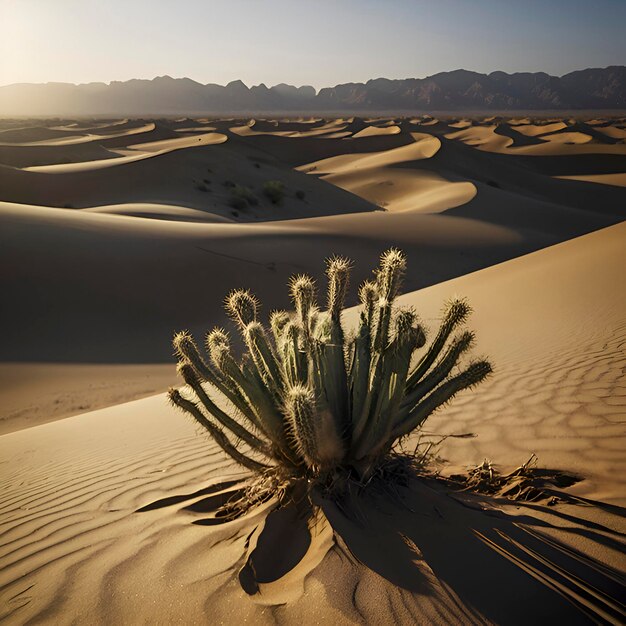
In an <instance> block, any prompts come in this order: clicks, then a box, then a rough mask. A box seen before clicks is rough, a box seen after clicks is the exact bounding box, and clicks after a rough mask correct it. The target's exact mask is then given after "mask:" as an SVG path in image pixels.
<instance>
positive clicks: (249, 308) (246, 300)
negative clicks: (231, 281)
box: [224, 289, 259, 330]
mask: <svg viewBox="0 0 626 626" xmlns="http://www.w3.org/2000/svg"><path fill="white" fill-rule="evenodd" d="M224 308H225V309H226V313H227V314H228V316H229V317H230V318H231V319H232V320H233V321H234V322H236V323H237V324H238V325H239V327H240V328H241V329H242V330H243V329H244V328H245V327H246V326H247V325H248V324H250V322H254V321H256V318H257V312H258V309H259V301H258V299H257V298H256V296H255V295H253V294H252V293H251V291H250V290H249V289H234V290H233V291H231V292H230V293H229V294H228V296H226V300H225V301H224Z"/></svg>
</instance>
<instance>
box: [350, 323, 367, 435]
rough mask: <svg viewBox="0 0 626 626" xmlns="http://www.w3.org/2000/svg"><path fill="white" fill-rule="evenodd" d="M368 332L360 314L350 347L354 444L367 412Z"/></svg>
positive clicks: (363, 424)
mask: <svg viewBox="0 0 626 626" xmlns="http://www.w3.org/2000/svg"><path fill="white" fill-rule="evenodd" d="M370 341H371V338H370V331H369V325H368V323H367V319H366V314H365V312H362V313H361V323H360V324H359V331H358V334H357V336H356V337H355V339H354V344H353V347H352V350H353V356H352V367H351V368H350V399H351V412H350V413H351V431H352V435H351V437H352V442H353V443H354V442H355V441H356V439H357V438H358V437H360V436H361V433H362V432H363V428H364V427H365V422H366V420H367V414H368V411H369V404H370V402H371V400H369V401H368V399H369V375H370V360H371V352H370V349H371V346H370Z"/></svg>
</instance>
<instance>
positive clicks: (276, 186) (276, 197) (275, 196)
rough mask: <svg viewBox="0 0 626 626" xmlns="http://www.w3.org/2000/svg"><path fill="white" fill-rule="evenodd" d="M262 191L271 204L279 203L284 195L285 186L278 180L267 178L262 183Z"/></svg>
mask: <svg viewBox="0 0 626 626" xmlns="http://www.w3.org/2000/svg"><path fill="white" fill-rule="evenodd" d="M263 193H264V194H265V195H266V196H267V198H269V200H270V202H271V203H272V204H279V203H280V202H281V200H282V199H283V197H284V195H285V186H284V185H283V184H282V183H281V182H280V181H279V180H268V181H266V182H265V183H263Z"/></svg>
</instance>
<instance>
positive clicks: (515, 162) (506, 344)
mask: <svg viewBox="0 0 626 626" xmlns="http://www.w3.org/2000/svg"><path fill="white" fill-rule="evenodd" d="M3 128H6V130H2V129H3ZM624 128H625V123H624V119H611V120H598V119H596V120H549V121H542V120H537V119H532V118H525V119H516V120H506V119H493V118H491V119H487V120H478V119H467V118H456V119H446V120H442V119H432V118H416V119H413V120H408V119H371V120H362V119H359V118H349V119H339V120H322V119H302V120H190V119H181V120H176V121H173V120H110V121H98V122H94V121H80V122H77V121H71V120H66V121H59V120H55V121H54V123H50V124H47V123H45V124H44V123H42V122H37V123H30V124H29V123H26V122H24V123H22V124H21V125H19V124H17V125H16V123H15V122H10V123H9V122H6V123H5V125H4V126H2V124H0V284H1V286H2V291H3V293H5V294H8V295H9V296H10V297H8V298H7V299H6V300H5V305H4V306H3V307H1V308H0V322H1V323H2V324H3V327H5V328H7V329H11V330H10V332H8V333H6V336H5V337H4V338H3V342H2V347H1V348H0V407H1V408H0V433H2V436H0V449H1V451H2V452H1V454H0V458H1V459H2V461H1V463H2V465H1V467H2V471H1V472H0V480H1V481H2V493H3V497H2V500H1V501H0V507H1V510H2V513H1V515H0V523H1V524H2V526H1V529H0V534H2V537H3V541H2V546H1V547H0V550H1V552H0V554H1V556H0V560H1V561H0V562H1V563H2V569H1V571H0V619H3V618H5V619H6V621H7V622H8V623H16V624H22V623H26V622H32V623H75V622H80V623H146V622H149V623H174V622H181V623H206V620H207V615H208V614H210V615H211V616H212V620H213V623H225V624H235V623H242V622H243V621H245V620H248V621H251V622H254V623H259V624H264V623H268V624H270V623H276V622H279V623H294V622H296V621H300V622H302V623H304V624H310V623H322V622H324V623H326V622H336V623H359V622H363V621H366V622H368V623H389V622H390V621H392V622H399V623H442V624H443V623H520V624H522V623H525V624H527V623H546V622H548V621H550V622H553V621H558V622H561V623H593V621H597V620H606V621H609V622H611V621H612V622H616V623H618V622H619V621H620V620H623V619H624V615H623V604H622V605H621V607H622V608H620V601H621V602H623V598H624V591H623V589H624V587H623V583H624V580H623V575H624V566H623V560H622V559H621V558H620V555H621V553H622V552H623V547H624V546H623V536H624V533H625V532H626V527H625V525H624V521H623V519H624V508H622V507H625V506H626V499H625V498H624V493H625V491H624V482H623V476H624V474H625V470H626V467H625V465H626V461H625V457H624V452H623V451H624V448H625V444H626V441H625V430H624V416H625V414H626V410H625V408H624V398H625V397H626V396H625V392H624V366H625V365H626V362H625V359H624V341H625V340H626V339H625V335H624V333H625V332H626V317H625V311H626V292H625V290H624V286H623V278H622V276H621V268H622V267H623V266H624V262H625V261H626V259H625V258H624V251H625V246H624V241H625V238H626V231H625V230H624V226H623V225H621V224H620V222H622V221H623V219H624V215H625V214H626V190H625V189H624V182H623V178H624V176H626V144H625V143H624V141H625V140H626V138H625V136H624V132H625V131H624ZM274 180H277V181H280V182H281V183H282V184H283V189H284V197H283V198H282V200H281V201H280V202H279V203H278V204H274V203H273V202H272V201H271V199H270V198H269V197H267V196H266V195H265V193H264V191H263V187H264V184H265V183H266V182H267V181H274ZM242 199H243V201H242ZM390 244H395V245H399V246H401V247H402V248H403V249H404V250H405V251H406V253H407V255H408V259H409V273H408V275H407V277H406V284H405V291H406V292H407V295H405V296H404V297H403V299H404V300H405V301H406V302H408V303H410V304H412V305H414V306H415V307H416V308H417V310H418V311H419V312H420V314H421V315H422V317H423V319H424V320H425V321H426V322H427V323H429V324H433V325H434V324H435V322H436V320H437V319H438V316H439V311H440V307H441V303H442V301H444V300H445V299H447V298H449V297H451V296H452V295H455V294H458V295H467V296H468V297H469V298H470V301H471V303H472V305H473V307H474V309H475V315H474V318H473V320H472V327H473V328H475V329H476V330H477V332H478V347H479V351H481V352H484V353H485V354H488V355H489V356H490V358H491V359H492V360H493V362H494V363H495V365H496V373H495V375H494V376H493V378H492V379H491V381H490V382H489V383H486V384H485V385H483V386H482V387H481V388H480V389H479V390H478V391H477V392H476V393H474V394H466V395H464V396H462V397H460V398H459V399H458V400H457V401H456V402H454V403H453V404H451V405H450V406H449V407H447V408H446V409H445V410H442V411H441V412H440V413H438V414H437V415H436V416H434V417H433V418H432V419H431V420H429V422H428V429H429V430H430V431H432V432H435V433H439V434H448V433H459V432H464V433H465V432H473V433H475V434H476V435H477V437H476V438H471V439H448V440H446V442H445V444H444V445H443V447H442V449H441V451H440V455H441V457H442V458H444V459H446V463H445V464H444V465H443V468H444V469H443V471H444V473H452V472H455V471H459V470H464V469H466V468H467V467H468V465H470V464H476V463H479V462H481V461H482V460H483V459H484V458H485V457H488V458H490V459H491V460H493V462H495V463H496V464H497V465H498V466H500V467H501V468H504V469H511V468H512V467H515V466H517V465H520V464H521V463H523V462H524V461H525V460H526V459H527V458H528V457H529V455H530V453H535V454H536V455H537V456H538V457H539V465H540V467H542V468H548V469H559V470H562V471H565V472H569V473H571V474H575V475H576V476H577V477H578V479H579V480H577V482H575V484H573V485H571V486H568V487H567V488H566V491H567V493H568V494H570V496H572V497H575V498H578V499H579V500H577V501H576V502H578V504H573V503H570V504H559V505H557V506H556V507H547V506H545V505H544V504H528V505H526V504H524V505H516V506H511V505H506V504H503V503H502V502H499V503H497V506H496V505H494V503H493V502H492V501H489V502H487V501H483V500H480V499H479V500H476V499H472V497H470V496H467V497H460V496H459V497H455V498H453V497H450V496H449V495H448V494H446V493H444V492H442V491H441V489H440V488H439V487H437V486H436V485H434V486H433V485H424V484H421V485H417V486H415V488H414V489H413V490H412V491H411V493H410V494H409V495H408V496H407V497H408V498H409V499H410V500H411V501H412V502H413V504H414V506H413V505H411V506H412V508H413V509H414V510H423V511H424V515H422V516H421V517H417V518H416V517H415V515H413V514H409V513H407V511H406V510H395V509H394V512H393V513H390V514H389V515H386V516H383V517H381V516H380V513H379V512H377V511H378V508H380V507H378V508H377V506H374V505H373V503H368V504H367V505H366V509H367V511H368V522H367V524H366V525H365V527H359V526H358V525H357V526H355V524H354V521H353V520H350V519H347V518H345V517H344V516H343V515H342V514H341V512H340V511H337V510H335V509H334V508H333V507H332V506H331V505H329V504H328V503H326V504H324V506H323V510H324V514H325V516H326V517H324V516H320V517H319V519H318V520H317V524H316V525H315V527H314V528H313V529H307V528H306V527H305V528H304V529H303V528H302V524H301V523H295V522H294V523H293V524H291V523H290V522H288V520H287V522H285V520H283V521H281V519H280V518H277V517H276V516H273V517H272V516H270V518H268V521H267V522H266V523H265V526H263V523H264V521H263V520H264V519H265V518H264V513H263V512H262V511H259V512H256V513H254V514H252V515H251V516H249V517H247V518H244V519H241V520H239V521H237V522H233V523H231V524H225V525H223V526H213V527H210V526H209V525H213V522H212V521H211V515H210V509H211V506H213V504H214V503H215V502H216V501H219V500H220V498H223V496H220V495H219V494H220V493H227V491H228V486H227V485H226V484H224V482H225V481H228V480H229V477H232V476H233V475H234V474H236V473H237V469H236V468H235V467H234V466H232V465H230V464H229V463H228V462H227V460H226V459H225V458H223V456H222V455H221V454H219V453H218V451H217V450H215V448H214V447H213V446H212V445H211V444H210V443H208V442H207V441H205V439H204V438H202V437H198V436H197V433H196V429H195V427H194V426H193V425H192V424H190V423H188V422H187V421H186V420H185V419H184V418H183V417H182V416H181V415H179V414H177V413H174V412H173V411H172V410H171V409H170V408H169V407H168V406H167V405H166V403H165V401H164V396H163V395H152V394H160V392H162V391H163V390H164V389H165V388H166V387H167V386H168V385H169V384H171V383H172V381H173V379H174V367H173V365H172V356H171V347H170V337H171V335H172V333H173V332H174V331H175V330H178V329H180V328H189V329H190V330H192V331H194V332H197V333H200V332H202V331H203V330H206V329H207V328H208V327H210V326H212V325H213V324H216V323H220V324H221V323H224V317H223V313H222V310H221V303H222V300H223V297H224V296H225V294H226V293H227V292H228V291H229V290H230V289H231V288H233V287H235V286H250V287H252V288H253V289H254V290H255V291H256V292H257V293H258V295H259V296H260V297H261V298H262V301H263V302H264V304H265V306H266V309H265V312H266V313H267V312H269V310H271V309H272V308H274V307H278V306H285V305H286V304H287V297H286V289H285V283H286V281H287V279H288V277H289V276H290V275H291V274H292V273H294V272H302V271H307V272H311V273H312V274H314V275H316V276H317V277H319V276H320V275H321V271H322V269H323V263H322V261H323V258H324V257H326V256H328V255H331V254H333V253H341V254H345V255H347V256H350V257H351V258H353V259H354V260H355V262H356V265H355V272H354V283H355V285H357V284H358V282H359V281H360V280H362V279H363V278H365V277H366V275H367V274H368V273H369V270H370V268H371V267H372V266H374V265H375V263H376V259H377V257H378V255H379V253H380V252H381V250H383V249H385V248H387V247H388V246H389V245H390ZM349 301H350V302H351V303H354V301H355V290H354V289H353V290H352V291H351V293H350V294H349ZM354 315H355V314H354V312H352V313H349V314H348V315H347V316H346V320H347V321H348V322H350V321H351V320H353V319H354ZM146 396H152V397H149V398H146ZM138 398H145V399H138ZM129 400H132V401H131V402H128V401H129ZM122 403H125V404H122ZM102 407H109V408H102ZM96 409H99V410H96ZM69 415H74V417H69V418H67V419H61V420H60V418H63V417H66V416H69ZM55 420H56V421H55ZM59 420H60V421H59ZM46 422H52V423H47V424H46ZM235 478H240V476H235ZM211 484H216V485H217V486H216V487H214V488H213V490H214V492H215V494H217V495H214V496H210V497H209V498H206V497H205V496H206V495H207V494H208V493H209V492H207V491H203V490H206V489H207V488H209V486H210V485H211ZM209 491H210V489H209ZM196 492H197V493H196ZM193 494H195V495H193ZM172 495H175V496H181V497H180V498H179V500H178V501H176V502H171V503H169V504H167V505H165V506H162V507H156V506H155V507H152V504H151V503H155V502H157V501H158V500H159V499H162V498H168V497H171V496H172ZM209 500H210V503H211V504H209V503H207V501H209ZM599 501H601V502H602V503H603V504H602V503H599ZM168 502H169V501H168ZM589 504H593V505H594V506H587V505H589ZM370 505H371V506H370ZM145 506H148V508H150V510H148V511H146V512H143V513H135V511H136V510H137V509H139V508H141V507H145ZM151 507H152V508H151ZM494 507H495V508H494ZM486 508H487V509H489V510H490V511H491V513H490V514H486V513H485V509H486ZM207 516H208V517H207ZM326 518H327V519H329V520H330V521H331V522H332V527H333V528H334V529H335V531H336V533H337V534H338V536H339V537H340V538H338V539H337V542H338V543H337V544H336V545H334V547H333V542H332V536H333V535H332V530H331V527H330V525H329V523H328V521H326ZM191 522H196V523H195V524H192V523H191ZM285 523H287V530H285V541H286V542H287V543H288V545H289V546H290V547H289V548H288V549H287V548H286V549H285V550H284V554H286V555H287V557H286V558H287V562H282V563H278V564H277V563H275V562H274V560H273V559H272V558H269V559H268V558H267V557H266V556H265V557H263V558H261V557H260V556H258V555H260V554H266V553H267V549H265V548H264V547H263V546H264V544H263V542H264V541H267V537H269V536H271V535H273V534H276V533H278V534H279V535H280V533H281V532H282V531H281V530H280V529H281V528H283V526H281V524H285ZM207 524H209V525H207ZM259 524H260V526H259ZM292 526H293V528H292ZM255 528H256V530H255ZM263 528H265V530H263ZM277 529H278V530H277ZM283 530H284V529H283ZM311 530H312V531H313V534H312V538H311V537H310V538H309V539H307V540H305V539H306V537H309V534H310V531H311ZM251 533H252V535H251ZM250 537H252V540H251V541H252V544H251V545H252V546H254V545H257V548H258V550H257V553H256V554H257V562H256V567H257V568H258V572H259V573H260V574H259V575H260V576H261V577H263V576H265V578H264V580H265V583H264V584H263V585H262V588H261V590H260V593H257V594H256V595H253V596H251V597H249V596H247V595H246V594H245V593H244V591H242V589H241V587H240V586H239V583H238V581H237V576H236V573H237V571H238V569H239V568H240V567H241V566H242V564H243V560H242V559H243V554H244V553H245V545H246V542H247V541H248V539H249V538H250ZM399 538H401V540H400V539H399ZM289 542H291V543H289ZM407 546H408V548H407ZM264 550H265V551H264ZM407 550H408V551H407ZM270 551H271V550H270ZM199 555H200V556H199ZM300 557H302V558H300ZM476 563H483V564H484V568H483V569H481V572H480V577H477V576H476V574H475V571H476ZM513 589H514V590H515V592H514V593H515V594H517V595H519V597H520V598H523V599H524V601H523V602H520V603H519V604H517V605H516V607H515V610H514V611H512V610H511V606H510V603H509V602H508V600H507V597H508V596H509V594H510V593H513V591H512V590H513ZM493 590H496V592H494V591H493ZM620 599H621V600H620ZM285 603H286V604H285ZM620 611H622V612H621V613H620Z"/></svg>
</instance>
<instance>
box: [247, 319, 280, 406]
mask: <svg viewBox="0 0 626 626" xmlns="http://www.w3.org/2000/svg"><path fill="white" fill-rule="evenodd" d="M243 335H244V341H245V343H246V346H247V348H248V352H249V353H250V355H251V356H252V360H253V362H254V364H255V366H256V368H257V371H258V373H259V376H261V378H262V380H263V382H264V383H265V384H266V385H267V387H268V389H270V390H271V391H272V392H273V393H274V394H276V395H278V394H279V391H280V386H281V381H282V375H281V368H280V364H279V362H278V361H277V358H276V354H275V353H274V351H273V350H272V348H271V346H270V343H269V341H268V339H267V335H266V333H265V329H264V328H263V325H262V324H261V323H260V322H250V324H248V325H247V326H246V327H245V329H244V332H243Z"/></svg>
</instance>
